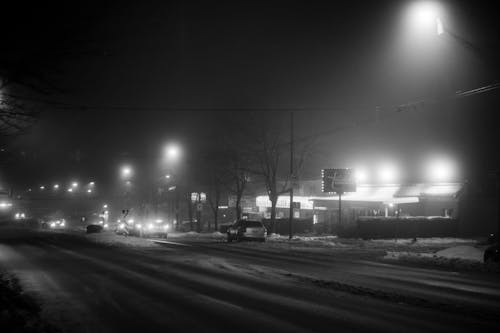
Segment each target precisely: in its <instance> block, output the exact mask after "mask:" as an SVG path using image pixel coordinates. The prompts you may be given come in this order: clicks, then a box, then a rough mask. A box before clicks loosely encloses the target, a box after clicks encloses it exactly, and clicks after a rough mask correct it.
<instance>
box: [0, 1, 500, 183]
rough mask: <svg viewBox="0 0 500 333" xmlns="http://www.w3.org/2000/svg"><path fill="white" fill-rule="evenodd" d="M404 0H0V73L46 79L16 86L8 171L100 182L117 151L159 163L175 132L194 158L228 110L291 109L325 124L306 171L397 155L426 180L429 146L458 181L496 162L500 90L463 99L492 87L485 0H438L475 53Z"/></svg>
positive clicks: (6, 141)
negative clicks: (34, 113)
mask: <svg viewBox="0 0 500 333" xmlns="http://www.w3.org/2000/svg"><path fill="white" fill-rule="evenodd" d="M409 4H410V2H409V1H372V2H368V1H349V2H333V1H331V2H326V1H317V2H315V1H303V2H293V1H286V2H285V1H283V2H278V1H276V2H274V1H273V2H271V1H268V2H257V1H216V2H215V1H214V2H208V1H203V2H202V1H170V2H167V1H158V2H137V1H135V2H132V1H129V2H127V1H120V2H116V3H114V4H113V3H110V2H106V1H102V2H97V3H91V2H81V3H79V4H75V3H73V2H71V3H69V2H61V3H58V2H54V3H52V2H51V3H50V4H46V3H43V4H42V3H40V4H38V5H31V4H28V3H16V4H11V5H7V6H4V5H2V7H3V8H2V11H1V15H2V19H1V20H0V22H1V23H0V24H1V29H2V30H1V31H2V39H3V40H4V41H3V42H2V57H1V58H0V59H1V60H2V63H1V64H2V72H1V74H2V75H4V76H5V75H22V74H23V73H25V72H33V71H37V72H40V73H41V74H40V75H42V76H43V77H44V78H47V81H48V82H50V86H51V87H52V86H53V88H52V89H51V91H50V92H49V93H48V94H45V95H40V94H35V93H33V92H31V91H29V90H23V89H14V90H12V91H8V93H11V94H16V95H17V96H22V97H23V98H26V99H27V100H30V101H31V102H33V103H35V104H36V105H37V108H38V109H39V110H40V111H41V113H40V117H39V120H38V122H37V123H36V124H35V125H34V126H33V127H32V128H30V129H29V131H28V133H27V134H24V135H20V136H15V137H2V138H1V140H2V141H1V143H2V146H3V147H5V149H6V151H7V152H4V156H3V158H2V159H3V161H2V164H1V168H2V173H1V175H0V177H1V179H0V181H2V182H10V183H11V185H12V186H14V185H16V184H20V185H23V186H25V185H26V186H28V185H29V184H35V183H36V184H39V183H43V182H51V181H53V180H57V179H68V178H71V177H87V178H93V179H98V180H103V181H104V180H106V179H109V178H110V177H111V175H113V174H114V173H116V168H117V166H118V165H119V164H120V163H122V162H124V161H136V162H137V163H142V164H144V165H146V164H147V163H150V162H151V161H153V160H154V156H155V155H158V154H159V153H160V151H161V147H162V145H164V143H165V142H168V141H169V140H176V141H178V142H181V143H182V144H183V145H184V147H185V149H186V153H187V154H188V155H189V156H191V158H192V159H196V156H201V155H202V153H203V151H204V150H206V149H209V148H210V142H211V141H210V137H211V134H212V133H213V132H220V131H225V130H227V128H228V126H230V122H231V121H233V120H235V119H237V120H238V121H240V122H243V123H245V122H246V121H247V119H248V117H249V115H251V114H252V112H258V113H259V114H260V115H262V114H263V113H264V112H265V113H266V117H269V118H273V119H275V120H276V119H277V120H278V121H280V119H283V122H287V121H288V116H287V112H286V111H287V110H294V112H295V116H296V120H297V121H296V125H297V126H296V131H297V133H296V134H297V137H298V138H301V137H309V136H314V135H317V138H316V145H315V154H313V155H312V156H311V157H310V159H309V160H308V163H307V170H306V174H307V175H308V176H309V177H313V176H314V175H318V176H319V169H321V168H323V167H333V166H340V167H350V166H355V165H356V164H359V163H362V164H370V163H378V161H379V160H382V159H385V158H388V159H394V160H396V161H397V162H398V163H399V164H400V165H402V166H403V167H404V169H405V170H406V171H407V173H408V174H410V176H409V177H410V178H411V179H415V180H418V179H419V175H418V170H417V169H418V168H417V167H415V165H417V164H418V161H419V160H420V159H422V158H425V156H426V155H428V154H431V153H436V152H437V153H441V152H444V153H445V154H448V155H450V156H453V157H454V158H455V159H456V160H457V161H458V162H459V163H461V165H462V166H463V167H462V169H463V173H464V175H463V176H464V177H473V175H474V174H476V175H477V174H484V173H487V172H489V171H491V170H494V169H496V168H498V167H499V165H498V156H497V154H496V153H495V152H496V150H497V146H498V142H499V140H498V134H497V132H498V123H497V121H496V115H495V112H496V109H497V105H498V102H499V93H498V91H491V92H488V93H484V94H480V95H474V96H472V97H466V98H461V99H456V98H454V94H455V93H456V92H457V91H459V90H462V91H466V90H470V89H475V88H478V87H481V86H485V85H488V84H491V83H494V82H498V81H497V79H498V73H499V72H498V63H497V61H494V59H498V31H499V29H498V22H497V21H498V20H497V17H496V15H495V11H494V10H493V5H492V2H486V1H484V2H481V4H476V3H474V4H472V2H466V1H453V2H452V1H449V2H441V4H442V9H443V14H442V16H441V17H442V20H443V23H444V25H445V26H446V28H447V29H449V30H450V31H453V32H454V33H455V34H456V35H457V36H461V37H462V38H463V40H466V41H470V42H471V43H472V45H473V46H474V47H473V48H471V47H469V46H464V43H463V42H459V41H457V40H455V39H452V38H448V39H443V38H441V39H438V38H437V36H436V37H434V38H430V39H429V40H427V41H426V43H428V44H422V43H421V42H422V41H417V40H416V39H417V38H416V37H414V36H411V35H409V34H408V31H407V30H405V22H404V17H405V9H406V8H407V7H408V5H409ZM413 42H415V43H413ZM417 42H419V43H420V44H419V43H417ZM19 73H20V74H19ZM415 101H419V103H416V104H415V103H414V104H412V106H411V107H407V108H403V109H401V108H399V109H398V106H401V105H403V104H406V103H409V102H415ZM377 107H378V109H377ZM221 110H222V111H223V112H222V111H221ZM377 110H378V111H377ZM398 110H399V111H400V112H398ZM230 111H232V112H230ZM280 111H281V112H280ZM262 118H263V119H265V117H262ZM377 119H378V121H377ZM249 126H250V125H249ZM252 126H255V125H252ZM318 134H320V135H318ZM7 153H8V154H7ZM151 156H153V157H151ZM148 158H149V159H148ZM412 168H413V169H412Z"/></svg>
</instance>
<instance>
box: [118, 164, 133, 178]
mask: <svg viewBox="0 0 500 333" xmlns="http://www.w3.org/2000/svg"><path fill="white" fill-rule="evenodd" d="M121 175H122V178H124V179H127V178H130V177H131V176H132V168H131V167H130V166H128V165H125V166H123V167H122V168H121Z"/></svg>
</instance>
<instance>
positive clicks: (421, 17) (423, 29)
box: [407, 1, 444, 35]
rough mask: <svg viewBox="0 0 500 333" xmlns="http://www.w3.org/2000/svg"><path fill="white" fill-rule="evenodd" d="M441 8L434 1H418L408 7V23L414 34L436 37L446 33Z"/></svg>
mask: <svg viewBox="0 0 500 333" xmlns="http://www.w3.org/2000/svg"><path fill="white" fill-rule="evenodd" d="M441 13H442V10H441V7H440V6H439V5H438V4H437V3H436V2H433V1H418V2H414V3H412V4H411V5H410V7H408V15H407V23H408V25H409V28H410V29H411V30H412V32H414V33H418V34H423V35H427V34H428V33H429V32H432V34H436V35H442V34H443V33H444V28H443V23H442V21H441V18H440V15H441Z"/></svg>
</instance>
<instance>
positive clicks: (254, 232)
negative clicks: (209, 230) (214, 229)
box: [227, 220, 267, 242]
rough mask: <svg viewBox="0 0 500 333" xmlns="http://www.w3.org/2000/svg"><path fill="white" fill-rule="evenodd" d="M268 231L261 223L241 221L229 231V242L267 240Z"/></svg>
mask: <svg viewBox="0 0 500 333" xmlns="http://www.w3.org/2000/svg"><path fill="white" fill-rule="evenodd" d="M266 236H267V230H266V228H265V227H264V225H263V224H262V222H260V221H253V220H239V221H236V222H235V223H234V224H233V225H231V226H230V227H229V228H228V229H227V241H228V242H232V241H233V240H236V241H241V240H245V239H246V240H258V241H261V242H264V241H265V240H266Z"/></svg>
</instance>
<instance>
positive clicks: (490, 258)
mask: <svg viewBox="0 0 500 333" xmlns="http://www.w3.org/2000/svg"><path fill="white" fill-rule="evenodd" d="M483 259H484V262H485V263H491V262H494V263H500V243H496V244H493V245H491V246H489V247H488V248H486V250H484V257H483Z"/></svg>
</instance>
